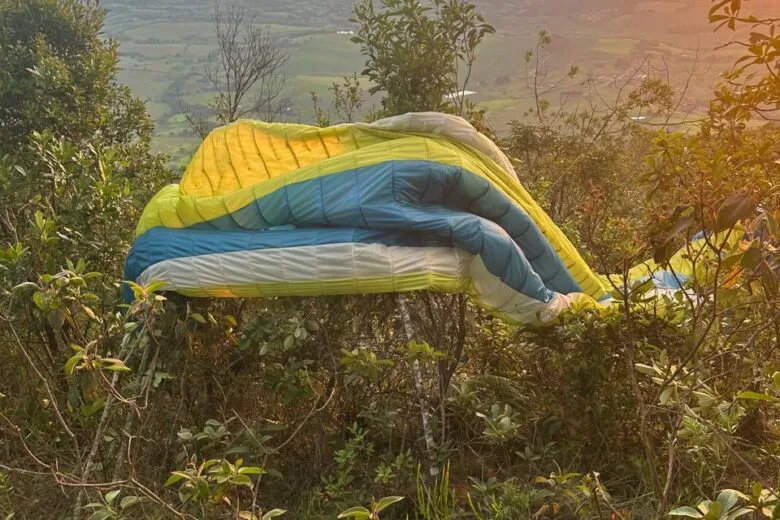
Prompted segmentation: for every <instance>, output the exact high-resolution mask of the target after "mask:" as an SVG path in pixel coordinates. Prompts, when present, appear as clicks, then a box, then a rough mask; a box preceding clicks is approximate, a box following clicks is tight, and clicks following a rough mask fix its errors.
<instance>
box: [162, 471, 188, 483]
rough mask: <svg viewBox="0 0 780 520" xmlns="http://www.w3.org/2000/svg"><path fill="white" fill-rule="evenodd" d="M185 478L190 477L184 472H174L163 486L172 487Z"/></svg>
mask: <svg viewBox="0 0 780 520" xmlns="http://www.w3.org/2000/svg"><path fill="white" fill-rule="evenodd" d="M185 478H189V475H187V474H186V473H184V472H182V471H174V472H173V473H171V476H170V477H168V480H166V481H165V484H163V486H165V487H167V486H172V485H174V484H176V483H177V482H179V481H180V480H182V479H185Z"/></svg>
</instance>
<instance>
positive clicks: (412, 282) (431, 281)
mask: <svg viewBox="0 0 780 520" xmlns="http://www.w3.org/2000/svg"><path fill="white" fill-rule="evenodd" d="M419 290H431V291H437V292H447V293H461V292H466V291H468V290H469V282H468V280H464V279H462V278H454V277H449V276H444V275H441V274H436V273H419V274H410V275H400V276H393V277H381V278H364V279H359V280H356V279H345V280H327V281H322V280H318V281H305V282H284V283H256V284H251V285H246V286H232V287H217V288H214V287H212V288H205V289H177V290H176V292H179V293H181V294H184V295H185V296H192V297H214V298H234V297H235V298H241V297H247V298H255V297H258V296H335V295H341V294H372V293H392V292H410V291H419Z"/></svg>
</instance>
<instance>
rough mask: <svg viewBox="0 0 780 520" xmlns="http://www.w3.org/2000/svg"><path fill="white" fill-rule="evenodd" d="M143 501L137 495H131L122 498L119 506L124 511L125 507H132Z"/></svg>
mask: <svg viewBox="0 0 780 520" xmlns="http://www.w3.org/2000/svg"><path fill="white" fill-rule="evenodd" d="M140 501H141V499H140V498H138V497H136V496H129V497H125V498H123V499H122V501H121V502H120V503H119V507H120V508H121V509H122V511H124V510H125V509H130V508H131V507H133V506H134V505H136V504H137V503H139V502H140Z"/></svg>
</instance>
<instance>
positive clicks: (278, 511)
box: [261, 509, 287, 520]
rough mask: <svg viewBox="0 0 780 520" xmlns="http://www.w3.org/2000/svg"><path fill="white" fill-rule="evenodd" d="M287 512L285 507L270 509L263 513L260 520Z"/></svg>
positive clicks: (268, 519)
mask: <svg viewBox="0 0 780 520" xmlns="http://www.w3.org/2000/svg"><path fill="white" fill-rule="evenodd" d="M286 512H287V510H286V509H271V510H270V511H268V512H267V513H266V514H264V515H263V517H262V518H261V520H271V518H276V517H277V516H282V515H283V514H285V513H286Z"/></svg>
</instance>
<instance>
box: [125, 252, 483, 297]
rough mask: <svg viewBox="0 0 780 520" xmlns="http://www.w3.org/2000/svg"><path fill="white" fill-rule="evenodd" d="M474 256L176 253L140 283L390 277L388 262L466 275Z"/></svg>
mask: <svg viewBox="0 0 780 520" xmlns="http://www.w3.org/2000/svg"><path fill="white" fill-rule="evenodd" d="M345 259H351V260H345ZM426 259H427V261H426ZM471 259H472V255H471V254H469V253H466V252H464V251H460V250H454V249H451V248H448V247H427V248H423V247H402V246H385V245H382V244H360V243H343V244H325V245H316V246H301V247H291V248H279V249H262V250H256V251H234V252H231V253H214V254H210V255H201V256H191V257H183V258H174V259H171V260H165V261H163V262H158V263H156V264H154V265H152V266H150V267H148V268H147V269H146V270H145V271H144V272H143V273H141V275H140V276H139V277H138V283H140V284H142V285H143V284H148V283H151V282H152V281H154V280H162V281H165V282H168V284H169V286H170V288H171V289H174V288H175V289H198V288H207V287H227V286H231V285H250V284H256V283H279V282H296V281H311V280H323V281H326V280H345V279H347V280H348V279H353V278H378V277H386V276H387V273H388V271H389V265H388V264H391V265H392V266H393V273H394V274H396V275H405V274H415V273H425V272H428V271H429V269H431V267H432V266H435V272H436V273H438V274H442V275H445V276H450V277H453V278H464V279H465V278H467V277H468V266H469V264H470V263H471Z"/></svg>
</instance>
